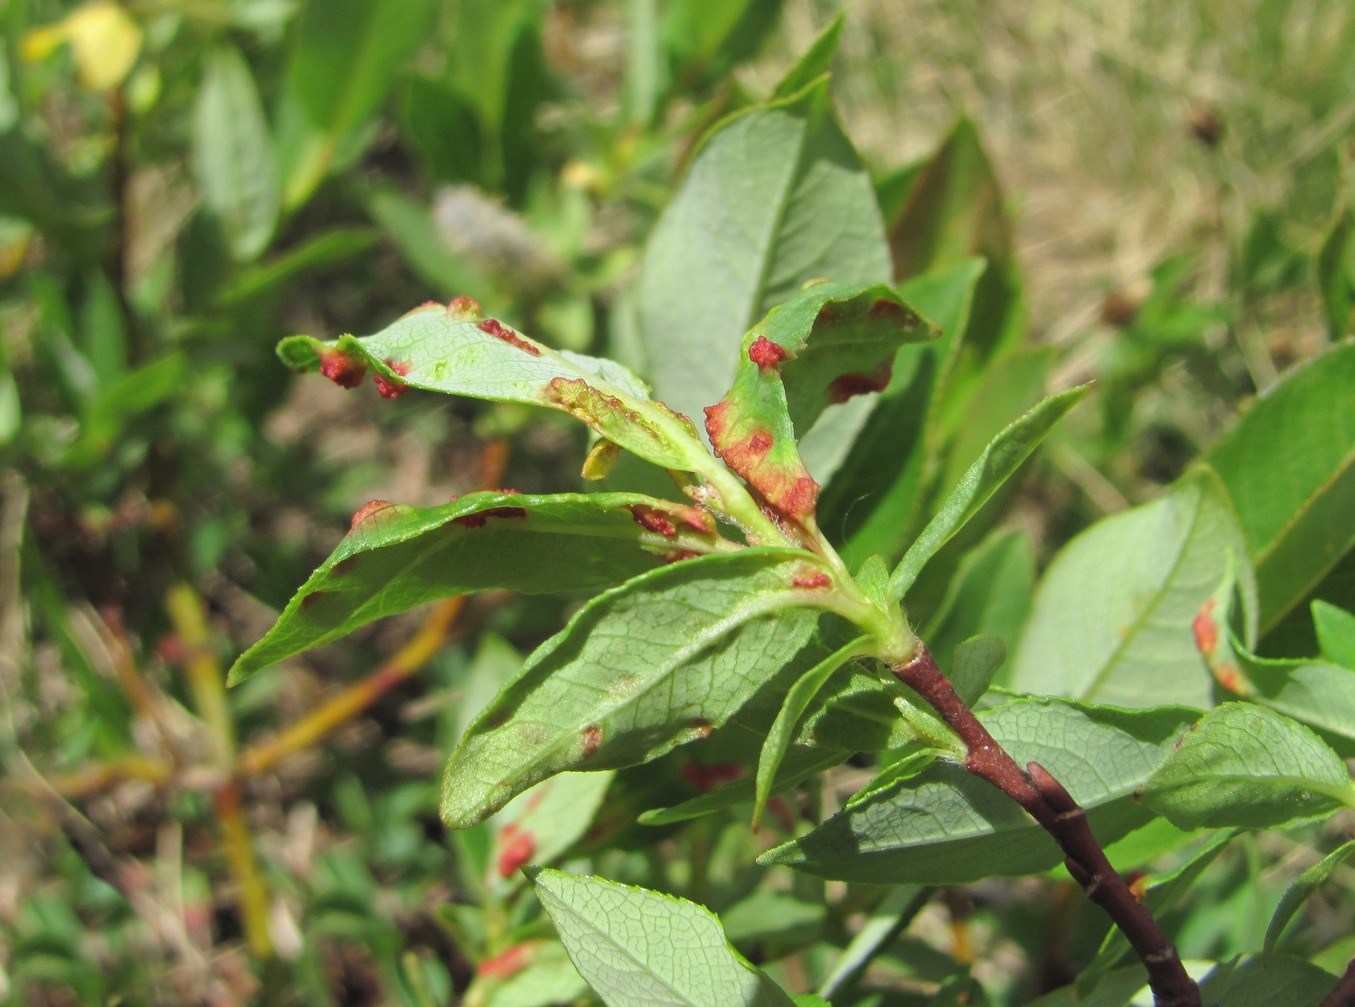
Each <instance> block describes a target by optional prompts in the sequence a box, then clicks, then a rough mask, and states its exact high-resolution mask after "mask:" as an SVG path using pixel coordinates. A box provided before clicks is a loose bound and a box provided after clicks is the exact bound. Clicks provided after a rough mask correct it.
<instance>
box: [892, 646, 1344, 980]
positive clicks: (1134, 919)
mask: <svg viewBox="0 0 1355 1007" xmlns="http://www.w3.org/2000/svg"><path fill="white" fill-rule="evenodd" d="M891 670H892V671H893V672H894V675H895V676H896V677H897V678H898V679H899V681H901V682H903V683H904V684H905V685H907V686H908V687H909V688H911V689H912V690H913V691H915V692H916V693H917V694H918V695H920V696H921V697H922V698H923V699H925V700H926V701H927V702H928V703H929V704H931V706H932V708H933V709H934V710H936V712H937V713H938V714H940V715H941V719H942V720H944V721H945V722H946V723H947V724H948V725H949V726H950V728H951V730H953V731H954V732H955V733H956V734H958V735H959V736H960V740H961V741H963V742H964V744H965V748H966V749H967V751H968V756H967V757H966V758H965V763H964V765H965V768H966V769H967V770H969V771H970V772H971V773H973V774H974V775H975V776H977V777H979V778H981V779H983V780H986V781H987V782H988V783H990V784H992V785H993V786H994V787H996V788H997V789H998V790H1000V791H1002V792H1003V793H1004V794H1006V795H1007V796H1008V797H1010V798H1011V799H1012V800H1014V801H1015V802H1016V803H1017V804H1019V805H1021V807H1023V808H1024V809H1025V810H1026V811H1027V812H1028V813H1029V814H1030V816H1031V817H1032V818H1034V819H1035V821H1036V822H1038V823H1039V824H1040V826H1041V828H1043V829H1044V830H1045V831H1046V832H1048V833H1049V834H1050V835H1051V836H1052V837H1053V838H1054V841H1055V842H1056V843H1058V844H1059V848H1060V849H1061V850H1063V853H1064V856H1065V860H1064V864H1065V866H1067V868H1068V873H1069V874H1071V875H1072V876H1073V879H1074V880H1075V881H1076V882H1077V883H1078V884H1079V885H1081V886H1082V890H1083V891H1084V892H1085V893H1086V895H1087V898H1089V899H1091V900H1092V901H1093V902H1095V903H1096V904H1097V905H1099V906H1100V907H1101V908H1102V909H1104V910H1105V911H1106V914H1107V915H1108V916H1110V918H1111V920H1112V921H1114V923H1115V925H1116V926H1118V927H1119V928H1120V930H1121V932H1123V933H1124V935H1125V937H1126V938H1128V940H1129V943H1130V945H1131V946H1132V947H1133V949H1134V951H1135V953H1137V954H1138V956H1139V958H1140V959H1141V960H1142V961H1143V964H1144V967H1145V968H1146V969H1147V970H1148V985H1149V986H1150V987H1151V988H1152V991H1153V1002H1154V1003H1155V1004H1156V1005H1157V1007H1200V989H1199V987H1198V986H1197V985H1196V984H1195V981H1194V980H1193V979H1191V978H1190V976H1189V975H1187V974H1186V970H1185V968H1184V967H1183V966H1182V965H1181V959H1180V958H1179V957H1178V956H1177V953H1176V948H1175V947H1174V946H1173V945H1172V942H1171V941H1170V940H1169V939H1168V938H1167V935H1166V934H1164V933H1163V932H1162V929H1161V928H1160V927H1159V926H1158V925H1157V921H1156V920H1154V919H1153V915H1152V913H1150V912H1149V911H1148V909H1147V907H1146V906H1144V905H1143V904H1142V903H1140V902H1139V901H1138V899H1136V898H1135V897H1134V893H1133V892H1132V891H1130V889H1129V886H1128V885H1127V884H1126V883H1125V880H1124V878H1122V877H1120V875H1119V872H1117V871H1116V870H1115V868H1114V867H1112V866H1111V864H1110V861H1109V860H1107V859H1106V854H1105V851H1104V850H1103V849H1101V844H1100V843H1098V842H1097V841H1096V837H1095V836H1094V835H1092V830H1091V828H1090V826H1089V825H1088V824H1087V813H1086V811H1084V810H1083V809H1082V808H1081V807H1080V806H1079V805H1078V803H1077V802H1076V801H1075V800H1073V798H1072V795H1070V794H1069V793H1068V791H1067V790H1065V789H1064V787H1063V785H1062V784H1060V783H1059V781H1058V780H1056V779H1054V777H1053V776H1051V775H1050V774H1049V772H1048V771H1047V770H1045V768H1044V767H1043V766H1041V765H1040V764H1039V763H1037V762H1032V763H1029V764H1028V765H1027V767H1026V768H1025V769H1022V768H1021V767H1020V766H1018V765H1017V764H1016V760H1015V759H1013V758H1012V757H1011V756H1010V755H1009V754H1007V751H1006V750H1005V749H1004V748H1003V747H1002V746H1001V745H999V744H998V743H997V741H996V740H995V739H994V738H993V736H992V735H991V734H989V733H988V729H987V728H986V727H984V726H983V724H982V723H980V722H979V719H978V717H976V716H974V711H973V710H971V709H970V708H969V707H968V706H966V705H965V702H964V700H962V699H961V698H960V697H959V696H958V695H957V694H956V692H955V689H954V688H953V687H952V686H951V684H950V679H948V678H946V676H945V675H944V674H943V673H942V671H941V669H940V668H938V667H937V666H936V660H935V658H933V657H932V655H931V652H930V651H929V650H927V648H926V647H925V646H923V645H922V643H921V642H919V643H918V648H917V652H916V653H915V654H914V655H913V657H912V659H911V660H910V661H908V662H907V663H905V664H901V665H896V666H894V667H893V668H891ZM1347 975H1349V973H1348V974H1347ZM1343 982H1344V980H1343ZM1345 1002H1346V1001H1333V1004H1335V1003H1345Z"/></svg>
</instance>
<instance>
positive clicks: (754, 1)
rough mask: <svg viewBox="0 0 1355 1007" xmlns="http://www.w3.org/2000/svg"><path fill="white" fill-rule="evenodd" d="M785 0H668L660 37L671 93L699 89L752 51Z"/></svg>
mask: <svg viewBox="0 0 1355 1007" xmlns="http://www.w3.org/2000/svg"><path fill="white" fill-rule="evenodd" d="M783 2H784V0H673V2H670V3H668V4H667V5H666V8H667V9H666V11H665V14H664V19H663V24H662V26H661V29H660V32H661V38H662V41H663V46H664V49H665V50H666V52H667V53H668V63H669V67H670V69H669V75H668V76H669V86H668V88H667V90H668V91H669V93H671V94H692V93H693V92H695V93H698V94H699V93H700V92H702V91H704V90H706V89H708V88H709V87H711V86H712V85H713V84H715V83H717V82H718V81H720V80H721V79H723V78H724V77H725V76H726V75H727V74H729V72H730V71H732V70H733V69H734V68H735V67H736V66H738V65H739V64H740V63H742V62H743V61H744V60H746V59H748V58H749V57H751V56H752V55H753V54H754V53H755V52H756V51H757V48H758V46H759V45H760V44H761V42H762V40H763V39H764V38H765V37H766V36H767V33H768V32H770V31H771V29H772V28H773V26H775V24H776V20H777V17H778V16H779V15H780V12H781V7H782V4H783Z"/></svg>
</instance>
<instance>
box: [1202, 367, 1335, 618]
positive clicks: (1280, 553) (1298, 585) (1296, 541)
mask: <svg viewBox="0 0 1355 1007" xmlns="http://www.w3.org/2000/svg"><path fill="white" fill-rule="evenodd" d="M1352 388H1355V342H1351V341H1348V342H1344V343H1340V344H1337V345H1336V346H1334V347H1332V348H1331V349H1330V350H1328V351H1327V352H1326V353H1324V354H1323V355H1322V356H1320V357H1317V358H1316V359H1314V360H1310V361H1308V362H1306V363H1304V364H1301V365H1299V366H1298V367H1295V368H1294V369H1293V370H1291V371H1289V372H1288V373H1287V374H1286V375H1285V376H1284V378H1283V379H1282V380H1281V381H1280V383H1279V384H1278V385H1276V386H1275V387H1274V388H1272V389H1270V390H1269V391H1268V392H1267V393H1266V394H1265V395H1264V396H1262V397H1261V398H1260V399H1259V400H1258V401H1257V402H1256V403H1255V404H1254V405H1253V406H1252V408H1251V409H1249V410H1248V411H1247V412H1246V413H1245V414H1244V415H1243V417H1242V418H1241V420H1239V421H1238V423H1237V425H1236V426H1235V427H1233V429H1232V430H1231V431H1229V432H1228V433H1227V434H1226V435H1225V436H1224V437H1223V439H1222V440H1221V441H1219V442H1218V443H1217V444H1216V445H1214V447H1213V448H1212V449H1211V450H1210V451H1209V452H1208V453H1207V454H1206V455H1205V456H1204V462H1205V464H1207V465H1208V466H1210V467H1211V468H1212V469H1213V470H1214V471H1215V472H1217V473H1218V475H1219V478H1220V479H1221V480H1222V481H1223V484H1224V486H1225V487H1226V488H1227V490H1228V495H1229V497H1231V499H1232V502H1233V507H1234V508H1235V509H1236V511H1237V519H1238V523H1239V524H1240V525H1241V528H1242V534H1243V535H1244V536H1245V538H1246V543H1247V549H1248V551H1249V554H1250V556H1251V559H1252V564H1253V565H1254V566H1255V568H1256V581H1257V585H1258V589H1259V602H1258V603H1259V609H1260V632H1261V635H1262V636H1264V635H1265V633H1266V632H1267V631H1268V630H1269V629H1270V628H1271V627H1272V626H1274V625H1275V624H1276V623H1278V622H1279V621H1280V619H1281V617H1282V616H1284V614H1285V613H1286V612H1288V611H1289V610H1290V609H1291V608H1292V607H1293V606H1294V605H1296V604H1298V603H1299V602H1301V601H1302V600H1303V599H1304V598H1305V597H1306V596H1307V595H1308V593H1309V591H1311V590H1312V588H1313V587H1315V586H1316V585H1317V584H1318V583H1319V582H1320V581H1321V580H1322V578H1323V576H1324V575H1325V574H1326V573H1327V572H1328V571H1329V570H1331V568H1332V567H1334V566H1335V565H1336V563H1337V562H1338V561H1339V560H1340V559H1341V557H1342V556H1343V555H1345V553H1346V552H1347V551H1348V550H1349V549H1350V548H1351V546H1352V545H1355V395H1352V394H1351V393H1350V390H1351V389H1352Z"/></svg>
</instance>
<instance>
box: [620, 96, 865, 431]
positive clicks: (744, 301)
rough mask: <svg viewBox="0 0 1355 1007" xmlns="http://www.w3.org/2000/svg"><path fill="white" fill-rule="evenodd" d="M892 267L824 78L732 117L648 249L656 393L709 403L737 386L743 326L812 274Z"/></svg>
mask: <svg viewBox="0 0 1355 1007" xmlns="http://www.w3.org/2000/svg"><path fill="white" fill-rule="evenodd" d="M888 273H889V264H888V252H887V249H886V247H885V242H884V229H883V224H882V223H881V221H880V214H879V210H878V209H877V208H876V206H875V195H874V193H873V192H872V191H871V186H870V179H869V177H868V176H867V174H866V172H865V169H864V168H863V167H862V166H861V163H860V161H859V160H858V158H857V156H856V152H855V151H854V150H852V147H851V144H850V143H849V142H848V140H847V138H846V137H845V136H844V135H843V133H842V129H841V127H839V125H838V123H837V120H836V118H835V116H834V114H833V110H832V105H831V103H830V102H829V99H828V90H827V83H826V82H825V81H819V82H818V83H816V84H814V85H813V86H811V87H809V88H807V89H806V90H805V91H803V92H801V93H800V94H798V95H796V96H795V97H794V98H791V99H788V100H786V101H782V102H776V103H773V104H770V105H766V106H762V107H759V108H755V109H752V110H750V111H748V112H745V113H742V114H740V115H737V116H734V117H732V118H730V119H728V120H726V121H725V122H724V123H723V124H721V125H720V126H718V127H717V128H716V130H715V132H714V133H713V134H712V135H711V136H710V137H709V138H708V139H707V140H706V141H705V142H704V144H703V146H702V147H701V149H700V151H699V152H698V154H697V155H696V158H695V159H694V161H693V162H692V165H691V168H690V169H689V170H688V172H687V175H686V177H685V178H684V179H683V181H682V184H681V186H680V188H679V189H678V192H677V195H676V196H675V197H674V199H673V201H672V202H671V203H670V204H669V205H668V207H667V209H666V210H665V211H664V213H663V216H662V217H661V218H660V219H659V222H658V224H657V226H656V227H655V229H654V231H653V234H652V236H651V238H650V241H649V244H648V245H647V247H646V249H645V254H644V260H643V263H642V266H641V275H640V282H639V325H640V334H641V338H642V341H643V344H644V347H645V351H646V353H647V355H648V365H649V366H648V370H647V372H648V373H649V374H651V375H653V377H654V380H655V391H656V394H657V396H658V397H659V398H661V399H662V400H663V401H665V402H667V403H668V404H669V405H671V406H672V407H673V408H674V409H677V410H678V411H679V412H682V413H686V414H687V415H689V416H699V415H700V411H701V409H702V407H704V406H707V405H709V404H711V403H714V402H717V401H719V399H720V397H721V396H722V395H724V393H725V391H726V389H728V388H729V385H730V381H731V379H732V378H733V376H734V365H735V363H736V360H735V357H734V353H733V349H734V347H735V346H737V345H738V343H739V340H740V338H741V337H742V336H743V334H744V333H745V332H747V331H748V329H750V328H751V327H752V326H753V325H754V324H755V323H756V322H757V321H758V319H760V318H762V317H763V316H764V315H766V314H767V312H768V311H770V310H771V309H772V308H773V307H775V306H776V305H777V304H780V303H781V302H782V301H785V300H787V299H788V298H790V297H792V296H794V294H795V293H796V292H797V291H798V290H799V289H800V288H801V286H802V285H803V284H804V283H805V282H806V281H808V280H811V279H814V278H816V277H825V276H826V277H831V278H832V279H834V280H836V281H839V282H843V283H878V282H881V281H883V280H884V279H885V278H886V277H887V276H888Z"/></svg>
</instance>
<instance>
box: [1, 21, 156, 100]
mask: <svg viewBox="0 0 1355 1007" xmlns="http://www.w3.org/2000/svg"><path fill="white" fill-rule="evenodd" d="M63 43H69V44H70V47H71V51H72V53H73V54H74V56H75V67H76V71H77V72H78V73H79V76H80V83H81V84H83V85H84V86H85V87H87V88H88V89H89V90H91V91H107V90H110V89H112V88H115V87H117V86H118V85H119V84H121V83H122V82H123V81H124V80H125V79H126V78H127V74H128V73H130V72H131V69H132V66H133V64H135V63H136V57H137V54H138V53H139V52H140V51H141V28H140V26H138V25H137V23H136V22H135V21H133V20H132V17H131V15H130V14H128V13H127V12H126V11H125V10H123V9H122V6H121V5H120V4H118V3H116V2H115V0H92V2H91V3H87V4H84V5H83V6H81V7H77V8H76V9H75V10H73V11H71V12H70V13H69V14H67V15H66V16H65V17H64V18H62V19H61V20H60V21H58V22H57V23H56V24H51V25H46V26H45V27H42V28H34V29H33V30H32V31H30V32H28V34H27V35H25V36H24V43H23V57H24V59H25V60H27V61H28V62H30V63H35V62H37V61H38V60H43V59H46V58H47V57H48V56H50V55H51V54H52V53H53V52H55V51H56V49H57V48H58V47H60V46H61V45H62V44H63Z"/></svg>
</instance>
